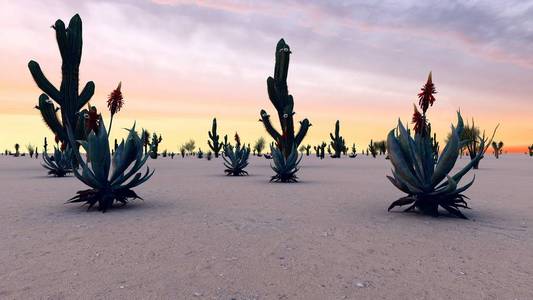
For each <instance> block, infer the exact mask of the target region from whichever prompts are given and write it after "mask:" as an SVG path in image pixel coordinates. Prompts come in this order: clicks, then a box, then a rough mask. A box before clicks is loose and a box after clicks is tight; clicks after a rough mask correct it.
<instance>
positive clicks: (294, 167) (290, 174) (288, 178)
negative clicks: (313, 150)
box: [270, 146, 303, 183]
mask: <svg viewBox="0 0 533 300" xmlns="http://www.w3.org/2000/svg"><path fill="white" fill-rule="evenodd" d="M270 151H271V153H272V160H273V162H274V165H270V167H271V168H272V170H274V172H275V173H276V175H274V176H272V177H271V178H270V182H283V183H292V182H298V177H297V176H296V172H298V170H299V168H298V164H299V163H300V161H301V160H302V157H303V156H298V151H296V147H293V150H292V151H291V153H290V155H289V157H288V158H285V156H284V155H283V153H282V152H281V150H279V149H278V148H276V147H274V146H270Z"/></svg>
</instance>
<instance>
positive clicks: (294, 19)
mask: <svg viewBox="0 0 533 300" xmlns="http://www.w3.org/2000/svg"><path fill="white" fill-rule="evenodd" d="M45 2H46V3H45ZM253 3H254V2H252V1H231V0H222V1H220V0H219V1H187V0H183V1H179V0H154V1H120V2H112V1H100V0H95V1H83V2H82V3H76V4H74V3H73V2H69V1H65V0H64V1H59V0H58V1H37V0H22V1H16V3H15V2H14V1H9V2H8V1H3V2H2V3H1V8H2V9H1V10H0V25H1V26H2V28H3V30H2V31H1V32H0V39H2V40H3V41H9V42H8V43H3V44H2V45H0V54H1V55H0V63H1V65H2V66H3V72H1V74H0V101H2V106H1V109H0V128H2V130H1V131H2V132H1V134H0V147H1V149H2V151H3V149H13V145H14V144H15V143H19V144H20V145H21V146H22V147H23V148H24V146H25V145H26V144H28V143H32V144H34V145H37V146H39V148H41V147H42V139H43V137H45V136H46V137H48V140H49V144H50V145H52V143H51V141H52V140H53V136H52V133H51V132H50V131H49V129H48V128H47V127H46V125H45V124H44V123H43V122H42V120H41V117H40V114H39V112H38V111H37V110H35V109H33V107H34V106H35V105H36V104H37V98H38V97H39V95H40V94H41V91H40V90H39V89H38V88H37V87H36V85H35V84H34V82H33V80H32V78H31V75H30V74H29V71H28V69H27V63H28V61H29V60H30V59H34V60H36V61H37V62H39V64H40V65H41V67H42V69H43V71H44V73H45V74H46V75H47V76H48V78H49V79H50V80H51V81H52V82H53V83H54V84H55V85H57V86H59V83H60V67H61V61H60V56H59V51H58V50H57V44H56V41H55V36H54V32H53V30H52V29H50V25H51V24H53V23H54V22H55V20H56V19H62V20H63V21H64V22H66V23H67V22H68V20H69V19H70V18H71V17H72V16H73V15H74V14H75V13H79V14H80V16H81V17H82V20H83V38H84V49H83V51H84V52H83V58H82V63H81V66H80V74H81V81H80V85H82V86H83V85H84V84H85V82H86V81H88V80H92V81H94V82H95V84H96V93H95V95H94V97H93V98H92V100H91V104H93V105H96V106H97V107H98V109H99V111H100V112H102V113H103V115H104V119H105V122H106V125H107V124H108V122H109V113H108V111H107V107H106V105H105V101H106V98H107V95H108V94H109V93H110V92H111V91H112V90H113V89H114V88H115V87H116V85H117V84H118V82H119V81H122V91H123V93H124V97H125V104H124V107H123V109H122V110H121V111H120V112H119V113H118V115H116V117H115V120H114V125H113V135H112V138H120V137H124V136H125V132H124V131H122V130H118V129H119V128H124V127H130V126H131V125H132V124H133V122H134V120H136V121H137V124H138V126H139V127H144V128H147V129H148V130H149V131H150V132H153V131H155V132H158V133H161V134H162V135H163V142H162V144H161V145H160V150H164V149H168V150H169V151H175V152H177V151H178V148H179V145H180V144H182V143H184V142H185V141H186V140H188V139H189V138H193V139H195V140H196V142H197V144H198V146H200V147H201V148H202V150H203V151H207V150H208V147H207V138H208V137H207V131H208V130H210V129H211V120H212V118H213V117H216V118H217V120H218V125H219V134H220V135H221V136H223V135H224V134H227V135H228V137H229V138H230V139H231V138H232V137H233V135H234V134H235V132H236V131H238V132H239V135H240V136H241V138H242V139H243V141H245V142H246V143H248V142H249V143H251V144H253V142H254V141H255V140H256V139H257V138H259V137H260V136H263V137H265V138H266V139H267V141H270V136H269V135H268V134H267V133H266V132H265V130H264V128H263V126H262V124H261V123H259V122H258V119H259V111H260V110H261V109H265V110H266V111H267V112H269V113H270V114H271V115H272V116H273V118H274V119H276V121H275V122H274V124H275V125H277V124H278V122H277V116H276V111H275V109H274V107H273V106H272V104H271V103H270V100H269V99H268V95H267V91H266V78H267V77H268V76H270V75H272V72H273V68H274V49H275V45H276V43H277V41H278V40H279V39H280V38H285V40H286V42H287V43H288V44H289V45H290V46H291V50H292V52H293V54H292V56H291V65H290V69H289V78H288V84H289V90H290V93H291V94H292V95H293V96H294V99H295V111H296V115H295V122H296V123H297V121H299V120H301V119H303V118H308V119H309V120H310V121H311V123H312V124H313V126H312V127H311V129H310V131H309V133H308V136H307V137H306V138H305V139H304V144H311V145H315V144H317V143H319V142H321V141H326V142H328V141H329V137H328V134H329V132H331V131H333V128H334V123H335V121H336V120H337V119H339V120H340V121H341V134H342V135H343V136H344V137H345V139H346V142H347V144H348V145H349V146H351V145H352V143H356V146H357V149H358V152H360V151H361V150H363V149H364V148H366V146H367V145H368V143H369V141H370V139H374V140H382V139H385V136H386V133H387V132H388V131H389V130H390V129H392V128H393V127H395V125H396V122H397V120H398V118H401V119H402V120H403V121H404V122H405V121H410V118H411V115H412V109H413V108H412V103H415V102H416V101H417V100H416V94H417V93H418V91H419V89H420V87H421V86H422V85H423V83H424V82H425V80H426V77H427V74H428V73H429V71H433V79H434V82H435V84H436V87H437V91H438V94H437V95H436V97H437V102H436V103H435V105H434V106H433V107H432V108H430V110H429V114H428V116H429V118H430V121H431V122H432V125H433V128H434V131H436V133H437V136H438V138H439V139H440V140H441V141H442V140H443V139H444V138H445V137H446V135H447V134H448V132H449V131H450V129H449V126H450V124H452V123H454V124H455V123H456V115H455V111H456V110H458V109H461V111H462V113H463V117H465V119H470V118H472V117H474V118H475V121H476V124H478V125H479V126H480V128H481V129H485V130H487V131H492V129H493V128H494V126H496V124H497V123H500V124H501V125H500V130H499V131H498V133H497V135H496V140H497V141H500V140H502V141H503V142H504V143H505V147H504V151H505V150H506V151H509V152H520V153H523V152H524V151H525V146H526V145H531V143H533V122H531V121H532V117H531V116H532V115H533V106H532V105H531V104H529V102H531V95H533V84H531V83H530V82H531V81H532V79H533V56H532V55H531V53H533V51H532V50H533V45H532V44H531V43H530V42H529V40H528V34H530V31H528V28H530V27H531V21H529V20H530V19H531V16H532V15H533V2H525V1H515V3H511V2H509V3H507V4H506V5H505V7H503V6H501V7H500V6H499V5H498V4H497V3H495V4H491V3H490V2H483V3H469V4H451V3H441V2H435V3H430V2H429V1H428V2H427V3H425V4H420V3H417V2H414V1H400V2H398V1H394V2H389V1H384V2H382V3H381V4H372V2H368V3H358V4H335V3H329V4H325V3H323V2H319V1H317V2H309V1H291V2H285V1H281V2H276V3H272V4H266V3H265V2H257V3H256V4H253ZM527 121H529V122H527Z"/></svg>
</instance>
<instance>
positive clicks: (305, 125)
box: [294, 119, 311, 147]
mask: <svg viewBox="0 0 533 300" xmlns="http://www.w3.org/2000/svg"><path fill="white" fill-rule="evenodd" d="M309 127H311V123H309V120H308V119H304V120H303V121H301V122H300V129H299V130H298V133H297V134H296V137H295V138H294V143H295V144H296V147H297V146H299V145H300V143H302V141H303V139H304V138H305V135H306V134H307V131H308V130H309Z"/></svg>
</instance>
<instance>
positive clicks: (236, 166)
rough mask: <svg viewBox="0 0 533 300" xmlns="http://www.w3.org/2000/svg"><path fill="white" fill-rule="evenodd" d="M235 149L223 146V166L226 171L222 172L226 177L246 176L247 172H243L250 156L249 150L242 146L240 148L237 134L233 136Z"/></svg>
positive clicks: (230, 146)
mask: <svg viewBox="0 0 533 300" xmlns="http://www.w3.org/2000/svg"><path fill="white" fill-rule="evenodd" d="M235 142H236V143H235V147H233V145H230V144H228V145H226V146H224V155H223V156H222V158H223V159H224V166H225V167H226V169H225V170H224V172H225V173H226V175H228V176H242V175H248V172H246V171H245V170H244V168H246V167H247V166H248V157H249V156H250V150H249V149H248V148H247V147H245V146H244V145H243V146H241V141H240V138H239V135H238V134H235Z"/></svg>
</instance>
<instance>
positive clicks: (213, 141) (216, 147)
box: [207, 118, 228, 157]
mask: <svg viewBox="0 0 533 300" xmlns="http://www.w3.org/2000/svg"><path fill="white" fill-rule="evenodd" d="M208 134H209V139H210V140H208V141H207V144H208V145H209V148H211V150H213V152H214V153H215V157H218V154H219V153H220V150H222V147H223V146H224V145H223V144H221V143H219V142H218V139H219V138H220V137H219V135H218V133H217V119H216V118H214V119H213V126H212V128H211V131H209V132H208ZM227 139H228V137H227V136H226V137H225V143H227Z"/></svg>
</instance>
